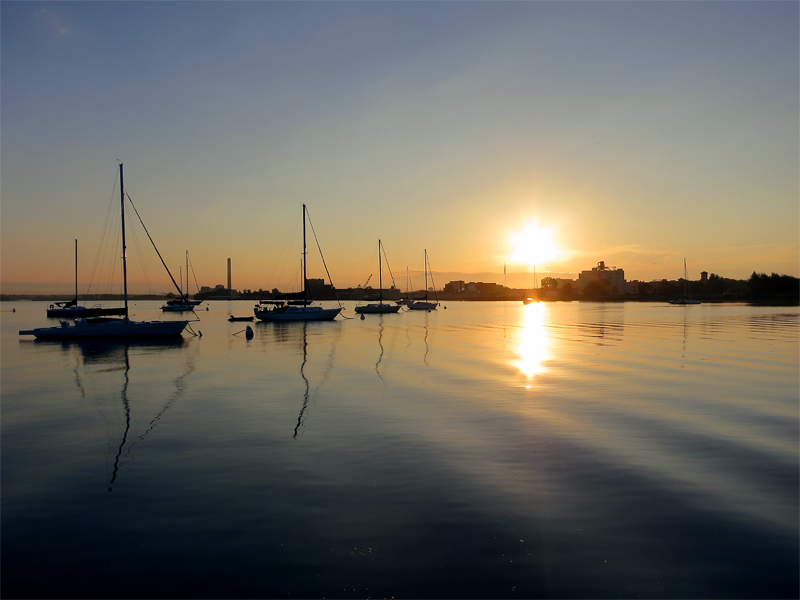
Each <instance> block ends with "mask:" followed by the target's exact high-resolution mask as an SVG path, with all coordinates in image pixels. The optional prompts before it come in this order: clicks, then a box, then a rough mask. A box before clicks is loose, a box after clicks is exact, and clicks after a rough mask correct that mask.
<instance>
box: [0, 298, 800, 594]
mask: <svg viewBox="0 0 800 600" xmlns="http://www.w3.org/2000/svg"><path fill="white" fill-rule="evenodd" d="M446 304H447V309H446V310H445V309H444V308H440V309H439V310H437V311H434V312H431V313H425V312H423V313H419V312H408V313H401V314H397V315H384V316H378V315H368V316H367V317H366V318H365V319H364V320H361V319H351V320H343V321H336V322H332V323H308V324H302V323H286V324H280V323H277V324H267V323H254V324H253V328H254V330H255V336H254V337H253V339H251V340H248V339H246V338H245V337H244V335H242V334H238V335H233V334H234V333H235V332H237V331H241V330H242V329H244V327H245V326H246V324H244V323H229V322H228V321H227V320H226V318H227V315H228V314H230V313H231V312H233V313H234V314H248V313H249V312H250V311H251V306H252V303H250V302H231V303H227V302H212V303H211V304H210V310H209V311H207V312H205V311H202V312H199V315H200V317H201V319H202V320H201V322H199V323H194V324H193V328H194V330H195V331H201V332H202V334H203V335H202V336H201V337H193V336H190V335H188V334H184V338H183V339H182V340H181V341H178V342H174V343H168V344H96V343H95V344H92V343H51V342H34V341H32V340H29V339H21V338H19V336H18V335H17V331H18V330H19V329H26V328H29V327H36V326H42V325H44V324H45V322H46V319H45V318H44V314H45V305H44V303H14V304H10V303H5V304H3V305H2V310H3V313H2V380H1V381H2V585H3V589H2V593H3V596H4V597H14V596H47V597H64V596H71V597H137V598H138V597H218V598H223V597H224V598H231V597H306V598H307V597H343V598H349V597H354V598H362V597H510V598H513V597H519V598H527V597H548V598H574V597H603V598H607V597H624V598H634V597H644V598H699V597H703V598H730V597H737V598H745V597H749V598H773V597H774V598H786V597H797V595H798V577H799V575H800V574H799V573H798V562H799V558H800V556H799V550H798V536H799V534H800V528H799V527H798V490H799V484H798V450H799V447H798V390H799V389H800V367H798V339H799V332H800V327H799V326H798V325H799V322H798V321H799V319H798V309H797V308H796V307H795V308H762V307H749V306H744V305H700V306H687V307H673V306H668V305H663V306H662V305H654V304H637V303H627V304H592V303H550V304H532V305H529V306H523V305H522V304H521V303H499V302H498V303H477V302H476V303H456V302H450V303H446ZM347 307H348V310H347V311H346V312H345V313H344V314H347V315H349V316H351V317H352V316H353V315H354V313H353V311H352V307H353V305H352V304H351V303H348V304H347ZM12 308H14V309H15V310H16V312H13V313H12V312H10V311H11V309H12ZM137 310H140V311H142V312H144V308H142V307H138V308H137ZM142 316H144V315H142ZM147 316H150V315H147ZM51 322H52V324H56V323H55V321H51Z"/></svg>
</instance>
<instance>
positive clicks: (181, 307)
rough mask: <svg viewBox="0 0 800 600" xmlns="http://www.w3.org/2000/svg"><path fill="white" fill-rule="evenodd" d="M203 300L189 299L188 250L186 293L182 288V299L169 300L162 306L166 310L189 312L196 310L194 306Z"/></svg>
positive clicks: (187, 258)
mask: <svg viewBox="0 0 800 600" xmlns="http://www.w3.org/2000/svg"><path fill="white" fill-rule="evenodd" d="M179 279H180V281H181V287H183V276H182V275H181V276H180V277H179ZM201 302H203V301H202V300H189V251H188V250H187V251H186V294H185V295H184V293H183V290H182V289H181V297H180V299H177V298H176V299H173V300H167V303H166V304H165V305H164V306H162V307H161V310H163V311H164V312H187V311H194V307H195V306H197V305H199V304H200V303H201Z"/></svg>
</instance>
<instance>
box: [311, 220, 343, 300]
mask: <svg viewBox="0 0 800 600" xmlns="http://www.w3.org/2000/svg"><path fill="white" fill-rule="evenodd" d="M306 216H307V217H308V224H309V225H311V233H313V234H314V241H315V242H316V244H317V250H319V256H320V258H321V259H322V266H323V267H325V273H327V274H328V281H330V282H331V287H332V288H333V295H334V296H335V297H336V303H337V304H338V305H339V306H342V303H341V302H340V301H339V294H337V293H336V287H335V286H334V285H333V279H332V278H331V272H330V271H328V265H327V264H326V263H325V256H324V255H323V254H322V248H320V246H319V239H317V232H316V231H314V224H313V223H312V222H311V215H309V214H308V208H306ZM342 308H344V307H342Z"/></svg>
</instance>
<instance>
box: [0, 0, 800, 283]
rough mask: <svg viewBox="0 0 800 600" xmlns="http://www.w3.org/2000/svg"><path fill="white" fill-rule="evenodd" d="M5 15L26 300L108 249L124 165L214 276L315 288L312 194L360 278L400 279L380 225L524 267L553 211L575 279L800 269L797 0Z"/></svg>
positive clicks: (7, 131) (553, 268)
mask: <svg viewBox="0 0 800 600" xmlns="http://www.w3.org/2000/svg"><path fill="white" fill-rule="evenodd" d="M0 11H1V12H0V17H2V21H1V23H0V24H1V26H2V30H1V32H0V33H1V35H2V37H1V38H0V44H2V46H1V48H0V49H1V50H2V54H0V60H1V61H2V63H1V64H0V66H1V67H2V70H1V71H0V84H1V87H0V93H1V95H2V97H1V100H2V104H0V127H1V128H2V129H1V131H0V134H1V135H0V169H1V172H0V176H1V179H0V185H1V186H2V187H1V188H0V191H1V192H2V204H1V205H0V210H1V211H2V212H0V215H1V216H2V225H1V227H2V239H1V243H2V255H0V258H1V260H2V263H1V264H2V282H3V286H4V290H10V289H12V287H13V286H11V284H12V283H14V282H21V283H31V284H32V283H34V282H40V283H45V282H67V283H68V282H70V281H71V278H72V271H71V269H72V266H71V249H72V243H73V242H72V240H73V239H74V238H79V239H80V240H81V248H85V249H86V257H85V258H82V264H84V263H91V261H92V260H93V257H94V249H93V247H94V246H96V245H97V243H99V239H100V235H101V232H102V229H103V223H104V219H105V215H106V212H107V210H108V205H109V202H110V201H111V199H112V198H113V186H114V181H115V177H116V170H117V162H116V161H117V160H121V161H123V162H124V163H125V180H126V187H127V189H128V192H129V193H130V194H131V196H132V197H133V199H134V201H135V202H136V203H137V207H138V208H139V211H140V212H141V213H142V216H143V218H144V219H145V222H146V223H147V225H148V228H149V229H150V231H151V233H152V234H153V236H154V237H155V239H156V241H157V243H158V244H159V248H160V250H161V251H162V254H164V255H165V257H166V258H167V260H168V262H169V263H170V265H171V268H173V267H174V268H177V265H179V264H181V262H182V260H183V253H184V251H185V250H188V251H189V253H190V255H191V256H192V263H193V266H194V269H195V272H196V273H197V275H198V278H199V279H200V280H201V281H200V283H201V284H211V285H214V284H216V283H223V282H224V278H225V259H226V258H227V257H231V258H232V259H233V261H234V270H235V277H234V284H235V285H236V287H239V288H244V287H255V288H258V287H273V286H276V285H277V286H281V285H283V284H284V283H286V282H288V280H289V279H290V274H289V272H288V271H287V272H286V273H284V272H283V271H282V270H281V269H278V270H277V273H276V268H275V265H276V263H278V262H280V261H281V260H287V259H286V257H287V256H288V257H290V258H289V259H288V261H289V264H293V263H294V262H295V259H297V260H298V261H299V246H298V243H299V242H297V241H296V240H289V239H288V238H287V235H288V232H289V231H290V230H291V229H292V227H293V225H294V224H296V222H297V218H298V216H299V214H300V205H301V204H302V203H303V202H305V203H307V204H308V206H309V210H310V213H311V216H312V219H313V220H314V224H315V228H316V230H317V233H318V234H319V235H320V238H321V239H320V241H321V244H322V246H323V250H324V251H325V254H326V260H327V261H328V265H329V267H330V268H331V274H332V276H333V279H334V283H335V284H337V285H339V286H347V285H355V284H357V283H360V282H361V281H363V280H364V279H365V278H366V276H367V275H368V274H369V273H371V272H374V271H375V270H376V264H375V244H376V240H377V238H378V237H381V238H382V239H383V240H384V243H385V244H386V248H387V252H388V253H389V258H390V260H391V261H392V263H393V264H392V267H393V269H394V270H395V271H402V270H404V269H405V267H406V266H408V267H409V268H410V269H411V270H417V269H420V268H421V266H422V251H423V249H424V248H427V249H428V251H429V254H430V256H431V263H432V265H433V267H434V269H435V270H437V272H439V277H440V278H442V279H444V280H445V281H446V280H449V279H450V278H468V279H481V280H494V281H498V282H500V283H502V270H503V263H504V262H505V261H506V260H507V256H508V255H510V254H511V253H512V251H513V249H512V248H511V243H510V241H511V237H512V236H513V234H514V233H517V232H519V231H521V230H522V229H523V228H524V227H525V225H526V224H527V223H528V222H536V223H537V224H538V225H539V226H540V227H542V228H547V229H551V230H552V231H553V237H554V239H555V240H556V243H557V244H558V246H559V247H560V248H561V250H562V255H561V259H560V260H559V261H555V262H552V263H548V264H545V265H540V266H539V270H540V271H544V272H552V273H553V274H558V275H565V276H570V275H571V276H577V273H578V272H579V271H580V270H582V269H588V268H590V267H591V266H593V265H594V264H596V263H597V262H598V261H600V260H605V261H606V263H608V264H613V265H616V266H618V267H621V268H624V269H625V271H626V276H627V278H628V279H642V280H649V279H652V278H656V277H658V278H660V277H668V278H677V277H679V276H681V275H682V270H683V265H682V261H683V257H684V256H685V257H686V258H687V260H688V262H689V265H690V277H691V278H698V277H699V271H701V270H706V271H709V272H716V273H719V274H721V275H723V276H726V277H736V278H745V277H747V276H749V274H750V273H751V272H752V271H754V270H755V271H759V272H761V271H766V272H771V271H777V272H780V273H789V274H792V275H795V276H797V275H800V272H799V271H800V258H798V254H799V253H800V249H799V246H798V241H799V239H800V234H799V231H800V227H799V225H800V211H798V187H799V183H798V164H800V156H799V150H798V148H799V147H800V134H799V133H798V131H799V127H800V126H799V125H798V114H800V106H799V105H800V101H799V97H800V94H799V92H798V87H799V83H798V73H799V72H800V64H799V62H800V61H799V60H798V56H800V50H799V47H798V25H799V23H798V3H796V2H568V3H558V2H412V3H406V2H380V3H379V2H302V3H292V2H139V3H137V2H56V3H38V2H3V3H2V5H0ZM287 245H288V249H287ZM295 247H297V249H295ZM153 260H154V255H153V256H148V257H147V258H146V259H145V261H146V262H147V261H153ZM291 270H292V269H289V271H291ZM312 270H313V269H312ZM527 270H529V267H528V266H527V265H511V264H510V265H509V271H510V272H521V273H524V272H526V271H527ZM87 271H88V268H87ZM692 271H694V272H692ZM151 274H152V276H153V278H154V279H155V280H156V281H158V286H160V287H158V286H157V287H158V289H161V288H162V287H163V288H165V289H168V288H166V286H161V285H160V284H161V280H162V279H163V278H162V277H161V276H160V275H158V274H157V268H156V267H153V268H152V270H151ZM316 274H317V275H318V276H321V275H322V273H321V272H318V273H316ZM132 277H133V279H134V280H136V277H137V275H136V273H135V272H134V273H132ZM520 277H523V276H522V275H520ZM81 279H82V280H83V279H87V280H88V273H87V274H85V276H83V277H82V278H81ZM445 281H441V283H444V282H445ZM437 283H440V282H439V281H437ZM509 283H510V284H516V283H517V282H516V281H515V280H514V279H513V278H510V280H509ZM522 283H523V281H519V284H520V285H521V284H522ZM14 289H17V288H14Z"/></svg>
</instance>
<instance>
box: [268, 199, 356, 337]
mask: <svg viewBox="0 0 800 600" xmlns="http://www.w3.org/2000/svg"><path fill="white" fill-rule="evenodd" d="M307 213H308V210H307V209H306V205H305V204H303V291H302V295H303V299H302V300H289V301H285V300H260V301H259V303H258V304H256V306H255V307H254V308H253V313H254V314H255V316H256V317H257V318H258V319H260V320H262V321H270V322H272V321H333V320H334V319H335V318H336V317H337V316H338V314H339V313H340V312H342V310H343V308H344V307H342V306H338V307H336V308H322V307H321V306H312V300H310V299H309V297H308V277H307V272H308V260H307V258H308V252H307V251H306V216H307ZM318 245H319V244H318Z"/></svg>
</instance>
